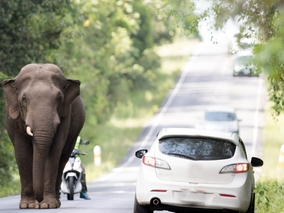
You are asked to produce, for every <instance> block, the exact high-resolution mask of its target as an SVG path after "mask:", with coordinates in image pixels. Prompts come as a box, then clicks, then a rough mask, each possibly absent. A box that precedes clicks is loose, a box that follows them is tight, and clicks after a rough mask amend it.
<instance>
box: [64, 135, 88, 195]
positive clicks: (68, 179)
mask: <svg viewBox="0 0 284 213" xmlns="http://www.w3.org/2000/svg"><path fill="white" fill-rule="evenodd" d="M89 143H90V141H88V140H86V141H84V142H83V143H82V144H83V145H87V144H89ZM86 154H88V153H86V152H79V150H76V149H74V150H73V151H72V153H71V155H70V157H69V160H68V162H67V163H66V165H65V167H64V170H63V174H62V182H61V185H60V187H61V192H62V193H64V194H67V200H74V194H77V193H80V192H81V191H82V184H81V176H82V171H83V167H82V163H81V158H80V157H79V156H80V155H86Z"/></svg>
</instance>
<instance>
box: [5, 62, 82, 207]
mask: <svg viewBox="0 0 284 213" xmlns="http://www.w3.org/2000/svg"><path fill="white" fill-rule="evenodd" d="M80 84H81V82H80V81H79V80H74V79H67V78H66V77H65V76H64V74H63V72H62V71H61V69H60V68H59V67H58V66H57V65H55V64H50V63H49V64H48V63H45V64H27V65H26V66H24V67H23V68H22V69H21V70H20V72H19V73H18V75H17V76H16V77H15V78H14V79H7V80H4V81H3V82H2V87H3V91H4V99H5V125H6V129H7V132H8V135H9V138H10V140H11V142H12V143H13V146H14V154H15V159H16V163H17V165H18V170H19V176H20V182H21V199H20V203H19V208H20V209H27V208H35V209H47V208H52V209H54V208H59V207H60V205H61V202H60V184H61V179H62V177H61V176H62V172H63V169H64V166H65V164H66V163H67V161H68V158H69V156H70V154H71V152H72V150H73V148H74V145H75V142H76V138H77V136H78V135H79V133H80V131H81V130H82V128H83V125H84V122H85V107H84V105H83V101H82V99H81V97H80Z"/></svg>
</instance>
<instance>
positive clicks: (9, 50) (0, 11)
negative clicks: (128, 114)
mask: <svg viewBox="0 0 284 213" xmlns="http://www.w3.org/2000/svg"><path fill="white" fill-rule="evenodd" d="M74 11H75V10H73V5H72V3H71V1H70V0H60V1H49V0H38V1H17V0H2V1H1V2H0V41H1V42H0V59H1V60H0V71H1V72H4V73H6V74H7V75H10V76H15V75H16V74H17V73H18V72H19V70H20V69H21V68H22V67H23V66H24V65H26V64H27V63H30V62H45V61H47V56H48V55H49V54H51V52H52V51H53V50H55V49H57V48H59V46H60V41H59V37H60V34H61V33H62V31H63V30H64V29H65V28H66V27H68V26H70V25H71V24H73V18H71V17H74V16H73V15H74V14H75V12H74Z"/></svg>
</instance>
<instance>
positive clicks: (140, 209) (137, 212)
mask: <svg viewBox="0 0 284 213" xmlns="http://www.w3.org/2000/svg"><path fill="white" fill-rule="evenodd" d="M133 213H153V211H151V210H150V209H149V206H142V205H140V204H139V203H138V201H137V198H136V196H135V200H134V209H133Z"/></svg>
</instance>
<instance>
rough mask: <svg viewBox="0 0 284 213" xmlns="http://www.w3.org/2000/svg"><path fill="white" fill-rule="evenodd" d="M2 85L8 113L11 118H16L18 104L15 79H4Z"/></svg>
mask: <svg viewBox="0 0 284 213" xmlns="http://www.w3.org/2000/svg"><path fill="white" fill-rule="evenodd" d="M2 87H3V90H4V97H5V103H6V105H7V107H8V111H9V115H10V117H11V118H12V119H16V118H17V117H18V116H19V104H18V94H17V89H16V86H15V79H8V80H4V81H3V82H2Z"/></svg>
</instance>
